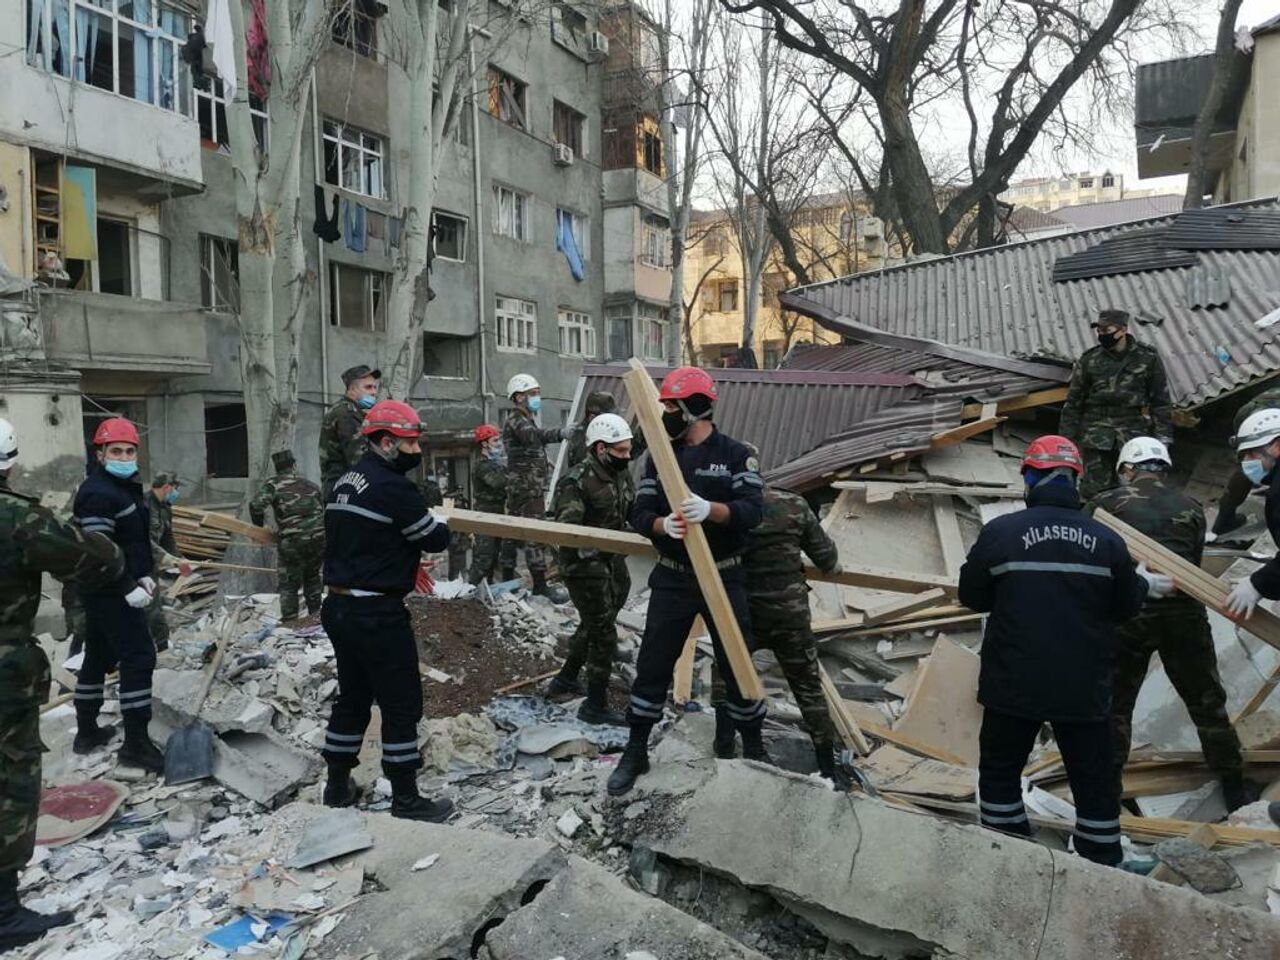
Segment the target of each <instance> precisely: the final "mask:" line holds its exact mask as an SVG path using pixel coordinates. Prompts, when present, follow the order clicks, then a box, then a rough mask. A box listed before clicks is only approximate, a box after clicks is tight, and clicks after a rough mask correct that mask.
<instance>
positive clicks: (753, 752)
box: [740, 728, 773, 763]
mask: <svg viewBox="0 0 1280 960" xmlns="http://www.w3.org/2000/svg"><path fill="white" fill-rule="evenodd" d="M740 732H741V733H742V759H743V760H755V761H756V762H757V763H773V758H772V757H770V756H769V752H768V751H767V750H765V748H764V738H763V737H761V736H760V730H759V729H758V728H757V729H755V730H742V731H740Z"/></svg>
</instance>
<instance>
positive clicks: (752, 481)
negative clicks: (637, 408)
mask: <svg viewBox="0 0 1280 960" xmlns="http://www.w3.org/2000/svg"><path fill="white" fill-rule="evenodd" d="M672 446H673V447H674V448H675V452H676V460H677V461H679V463H680V472H681V473H682V474H683V475H684V482H685V483H686V484H688V486H689V491H690V492H691V493H696V494H697V495H698V496H700V497H702V498H703V499H704V500H710V501H711V502H712V503H723V504H725V505H726V506H728V508H729V522H728V523H712V522H711V521H710V520H709V519H708V520H707V521H706V522H705V523H703V524H702V529H703V530H704V531H705V532H706V534H707V543H708V544H709V545H710V547H711V554H712V556H714V557H715V558H716V559H717V560H724V559H726V558H727V557H733V556H736V555H738V554H740V553H742V551H743V550H744V549H746V546H747V531H748V530H750V529H751V528H752V527H754V526H757V525H758V524H759V523H760V520H761V518H762V517H763V516H764V481H763V480H761V479H760V474H759V472H758V468H759V465H758V464H757V463H756V462H755V458H754V457H753V456H752V455H751V451H750V450H748V449H747V448H746V447H745V446H744V445H743V444H741V443H739V442H738V441H737V440H734V439H733V438H732V437H727V436H725V435H724V434H723V433H721V432H720V431H719V430H717V429H714V428H713V429H712V431H711V436H709V437H707V439H706V440H704V441H702V443H699V444H697V445H695V446H689V445H688V444H686V443H685V442H684V441H682V440H676V441H675V442H674V443H673V444H672ZM748 461H750V462H748ZM671 510H672V506H671V502H670V501H669V500H668V499H667V494H666V491H664V490H663V489H662V483H661V482H660V481H659V480H658V468H657V467H656V466H655V464H654V462H653V455H652V454H650V455H649V463H648V464H647V465H646V466H645V471H644V478H643V479H642V480H641V481H640V483H639V484H638V485H637V486H636V500H635V504H634V505H633V506H632V508H631V527H632V529H633V530H636V531H638V532H640V533H643V534H644V535H645V536H647V537H648V538H649V539H650V540H652V541H653V543H654V546H656V547H657V548H658V552H659V553H662V554H664V555H665V556H668V557H670V558H671V559H673V560H678V561H680V562H681V563H688V562H689V551H688V549H687V548H686V547H685V545H684V541H683V540H675V539H673V538H671V537H668V536H667V535H666V534H658V535H656V536H655V535H654V532H653V522H654V521H655V520H657V519H658V518H659V517H665V516H667V515H668V514H669V513H671Z"/></svg>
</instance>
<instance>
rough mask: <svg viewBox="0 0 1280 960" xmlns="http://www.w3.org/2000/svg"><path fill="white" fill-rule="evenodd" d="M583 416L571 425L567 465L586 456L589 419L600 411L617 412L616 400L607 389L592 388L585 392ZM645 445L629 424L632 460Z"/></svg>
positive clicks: (580, 460) (598, 414)
mask: <svg viewBox="0 0 1280 960" xmlns="http://www.w3.org/2000/svg"><path fill="white" fill-rule="evenodd" d="M583 409H584V413H583V417H582V421H581V422H580V423H577V424H575V425H574V427H573V435H572V436H570V437H569V440H568V445H569V447H568V451H567V453H566V459H567V461H568V463H567V466H570V467H574V466H577V465H578V464H579V463H581V462H582V461H583V460H585V459H586V458H587V440H586V437H587V427H589V426H590V425H591V421H592V420H594V419H595V418H596V417H598V416H600V414H602V413H617V412H618V401H617V400H615V399H614V397H613V394H612V393H610V392H609V391H608V390H593V391H592V392H591V393H589V394H587V400H586V403H584V404H583ZM645 449H646V447H645V442H644V437H643V436H642V435H641V434H639V433H636V429H635V426H634V425H631V459H632V461H635V460H638V459H640V455H641V454H642V453H644V451H645Z"/></svg>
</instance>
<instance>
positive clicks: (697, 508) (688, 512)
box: [680, 493, 711, 523]
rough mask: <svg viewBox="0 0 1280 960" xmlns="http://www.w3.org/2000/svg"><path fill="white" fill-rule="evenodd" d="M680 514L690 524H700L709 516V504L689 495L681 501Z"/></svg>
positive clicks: (694, 495) (707, 501)
mask: <svg viewBox="0 0 1280 960" xmlns="http://www.w3.org/2000/svg"><path fill="white" fill-rule="evenodd" d="M680 513H681V515H682V516H683V517H684V518H685V519H686V520H688V521H689V522H690V523H702V521H703V520H706V519H707V517H709V516H711V502H710V501H709V500H703V499H702V498H701V497H700V496H698V495H697V494H696V493H691V494H689V496H687V497H685V498H684V500H683V501H681V503H680Z"/></svg>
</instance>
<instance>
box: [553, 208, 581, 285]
mask: <svg viewBox="0 0 1280 960" xmlns="http://www.w3.org/2000/svg"><path fill="white" fill-rule="evenodd" d="M556 249H557V250H559V251H560V252H561V253H563V254H564V258H565V260H566V261H568V263H569V272H570V273H572V274H573V279H575V280H578V281H581V280H584V279H585V278H586V276H587V271H586V269H585V268H584V267H583V265H582V254H581V253H580V252H579V251H578V241H577V240H575V239H574V237H573V218H572V217H568V216H565V215H564V214H562V213H561V212H559V211H557V212H556Z"/></svg>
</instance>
